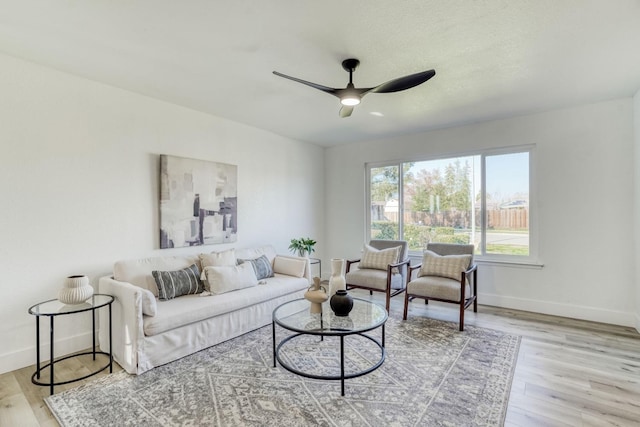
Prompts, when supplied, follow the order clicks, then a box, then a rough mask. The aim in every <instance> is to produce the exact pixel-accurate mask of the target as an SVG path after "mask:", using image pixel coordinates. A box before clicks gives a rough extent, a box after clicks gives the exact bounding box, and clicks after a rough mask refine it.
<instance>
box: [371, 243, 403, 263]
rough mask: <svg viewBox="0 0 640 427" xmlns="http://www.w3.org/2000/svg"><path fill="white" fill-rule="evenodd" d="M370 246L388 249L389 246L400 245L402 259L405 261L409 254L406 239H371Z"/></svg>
mask: <svg viewBox="0 0 640 427" xmlns="http://www.w3.org/2000/svg"><path fill="white" fill-rule="evenodd" d="M369 246H371V247H373V248H376V249H388V248H396V247H398V246H400V247H401V249H400V261H404V260H406V259H407V257H408V256H409V254H408V248H409V245H408V244H407V242H406V241H404V240H371V241H370V242H369Z"/></svg>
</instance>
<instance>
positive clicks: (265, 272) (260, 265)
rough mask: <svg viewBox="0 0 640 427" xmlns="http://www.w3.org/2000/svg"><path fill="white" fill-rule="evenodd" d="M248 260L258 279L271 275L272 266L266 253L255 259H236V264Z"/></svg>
mask: <svg viewBox="0 0 640 427" xmlns="http://www.w3.org/2000/svg"><path fill="white" fill-rule="evenodd" d="M244 262H249V263H251V265H252V266H253V270H254V271H255V273H256V277H257V278H258V280H262V279H267V278H269V277H273V267H272V266H271V262H270V261H269V258H267V256H266V255H262V256H260V257H258V258H256V259H238V264H242V263H244Z"/></svg>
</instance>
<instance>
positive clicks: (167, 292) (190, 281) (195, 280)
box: [151, 264, 204, 301]
mask: <svg viewBox="0 0 640 427" xmlns="http://www.w3.org/2000/svg"><path fill="white" fill-rule="evenodd" d="M151 275H152V276H153V278H154V280H155V281H156V285H157V286H158V298H159V299H161V300H163V301H166V300H170V299H173V298H176V297H179V296H181V295H189V294H199V293H201V292H202V291H204V285H203V284H202V281H201V280H200V269H199V268H198V266H197V265H195V264H192V265H191V266H189V267H187V268H183V269H182V270H175V271H157V270H154V271H152V272H151Z"/></svg>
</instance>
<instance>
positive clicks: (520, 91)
mask: <svg viewBox="0 0 640 427" xmlns="http://www.w3.org/2000/svg"><path fill="white" fill-rule="evenodd" d="M0 10H1V11H2V12H1V13H0V51H3V52H5V53H7V54H10V55H13V56H16V57H20V58H24V59H27V60H31V61H34V62H37V63H41V64H45V65H48V66H51V67H54V68H56V69H59V70H63V71H67V72H69V73H72V74H75V75H78V76H82V77H86V78H88V79H92V80H96V81H99V82H104V83H106V84H109V85H113V86H117V87H120V88H124V89H127V90H131V91H134V92H138V93H141V94H144V95H148V96H151V97H154V98H158V99H162V100H165V101H168V102H171V103H174V104H178V105H182V106H185V107H189V108H192V109H195V110H199V111H204V112H207V113H211V114H213V115H216V116H220V117H225V118H228V119H231V120H235V121H237V122H241V123H245V124H248V125H251V126H256V127H258V128H262V129H266V130H269V131H272V132H274V133H277V134H280V135H284V136H288V137H291V138H295V139H297V140H302V141H309V142H313V143H316V144H319V145H323V146H331V145H336V144H342V143H348V142H352V141H361V140H370V139H376V138H381V137H388V136H392V135H397V134H405V133H414V132H420V131H425V130H429V129H435V128H442V127H447V126H454V125H459V124H462V123H469V122H476V121H483V120H487V119H492V118H499V117H508V116H513V115H520V114H525V113H530V112H536V111H543V110H549V109H554V108H560V107H566V106H571V105H576V104H582V103H589V102H597V101H601V100H607V99H613V98H620V97H629V96H633V94H634V93H636V92H637V91H638V90H639V89H640V1H638V0H446V1H443V0H395V1H391V0H386V1H383V0H323V1H320V0H268V1H267V0H234V1H229V0H227V1H223V0H182V1H177V0H85V1H83V0H0ZM349 57H355V58H358V59H360V61H361V64H360V67H359V68H358V70H357V71H356V73H355V74H354V83H355V85H356V87H371V86H375V85H378V84H380V83H383V82H385V81H388V80H391V79H394V78H396V77H400V76H404V75H407V74H412V73H415V72H418V71H424V70H428V69H432V68H433V69H435V70H436V73H437V74H436V76H435V77H434V78H433V79H431V80H429V81H428V82H426V83H424V84H422V85H420V86H417V87H415V88H413V89H409V90H407V91H404V92H397V93H391V94H369V95H367V96H366V97H365V98H364V99H363V102H362V104H360V105H359V106H357V107H356V109H355V111H354V113H353V115H352V116H351V117H349V118H344V119H342V118H340V117H338V110H339V107H340V105H339V100H338V99H337V98H335V97H333V96H330V95H327V94H325V93H323V92H321V91H318V90H316V89H312V88H310V87H307V86H304V85H301V84H299V83H295V82H292V81H290V80H286V79H282V78H280V77H277V76H275V75H273V74H272V73H271V72H272V71H273V70H277V71H280V72H282V73H284V74H288V75H292V76H295V77H298V78H301V79H304V80H309V81H313V82H315V83H319V84H322V85H326V86H332V87H344V86H346V83H347V82H348V74H347V73H346V72H345V71H344V70H343V69H342V67H341V65H340V63H341V61H342V60H343V59H345V58H349ZM374 113H376V114H374Z"/></svg>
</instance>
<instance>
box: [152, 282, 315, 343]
mask: <svg viewBox="0 0 640 427" xmlns="http://www.w3.org/2000/svg"><path fill="white" fill-rule="evenodd" d="M266 282H267V283H266V284H265V285H258V286H254V287H251V288H245V289H240V290H238V291H235V292H227V293H224V294H220V295H211V296H203V295H205V294H199V295H186V296H183V297H180V298H175V299H172V300H170V301H159V302H158V314H156V316H155V317H145V318H144V326H143V328H144V333H145V335H147V336H151V335H157V334H160V333H162V332H165V331H168V330H171V329H174V328H178V327H180V326H184V325H188V324H191V323H195V322H199V321H201V320H204V319H208V318H210V317H214V316H219V315H221V314H225V313H229V312H231V311H235V310H239V309H241V308H244V307H248V306H251V305H255V304H260V303H262V302H263V301H268V300H271V299H274V298H278V297H281V296H284V295H287V294H290V293H293V292H296V291H299V290H301V289H307V288H308V287H309V282H308V281H307V279H306V278H304V277H300V278H297V277H291V276H285V275H281V274H276V275H274V277H270V278H269V279H266Z"/></svg>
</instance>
